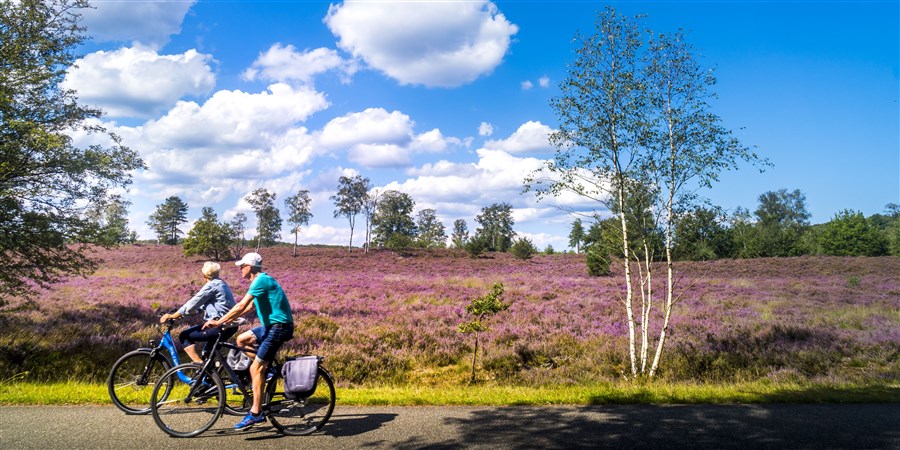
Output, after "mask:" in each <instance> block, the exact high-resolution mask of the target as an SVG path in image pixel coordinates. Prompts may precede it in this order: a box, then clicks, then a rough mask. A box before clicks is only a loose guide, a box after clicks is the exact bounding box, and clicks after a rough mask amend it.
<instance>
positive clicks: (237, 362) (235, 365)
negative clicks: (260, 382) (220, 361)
mask: <svg viewBox="0 0 900 450" xmlns="http://www.w3.org/2000/svg"><path fill="white" fill-rule="evenodd" d="M227 361H228V365H229V366H231V368H232V369H234V370H247V369H248V368H249V367H250V357H249V356H247V355H245V354H244V352H242V351H240V350H238V349H236V348H233V349H231V350H230V351H229V352H228V358H227Z"/></svg>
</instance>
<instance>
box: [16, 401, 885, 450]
mask: <svg viewBox="0 0 900 450" xmlns="http://www.w3.org/2000/svg"><path fill="white" fill-rule="evenodd" d="M239 419H240V418H239V417H234V416H223V417H222V418H221V419H219V421H218V422H217V423H216V425H215V426H214V427H213V429H211V430H210V431H207V432H206V433H204V434H202V435H200V436H199V437H196V438H190V439H175V438H170V437H168V436H167V435H165V434H164V433H163V432H162V431H160V430H159V429H158V428H157V427H156V425H155V423H154V422H153V419H152V418H151V417H150V416H126V415H124V414H122V413H121V412H119V410H117V409H115V408H113V407H104V406H65V407H38V406H2V407H0V448H2V449H4V450H6V449H66V450H74V449H94V448H97V449H170V448H171V449H180V448H185V449H192V450H193V449H206V448H209V449H230V448H251V447H257V448H266V449H279V448H290V449H300V448H306V449H359V448H369V449H379V448H397V449H419V448H429V449H457V448H485V449H506V448H511V449H519V448H522V449H553V448H565V449H571V448H625V447H627V448H665V449H675V448H716V449H721V448H772V449H791V448H809V449H832V448H852V449H857V448H878V449H900V404H849V405H831V404H829V405H790V404H775V405H665V406H651V405H610V406H552V407H536V406H516V407H499V408H498V407H348V406H340V405H338V407H337V408H336V409H335V415H334V416H333V417H332V419H331V421H330V422H329V423H328V425H326V427H325V429H324V430H323V431H321V432H319V433H317V434H314V435H312V436H306V437H285V436H281V435H280V434H278V433H277V431H276V430H274V429H273V428H272V427H270V426H268V425H265V426H257V427H255V428H254V429H252V430H248V431H244V432H235V431H233V430H232V429H231V427H232V426H233V425H234V424H235V423H236V422H237V421H238V420H239Z"/></svg>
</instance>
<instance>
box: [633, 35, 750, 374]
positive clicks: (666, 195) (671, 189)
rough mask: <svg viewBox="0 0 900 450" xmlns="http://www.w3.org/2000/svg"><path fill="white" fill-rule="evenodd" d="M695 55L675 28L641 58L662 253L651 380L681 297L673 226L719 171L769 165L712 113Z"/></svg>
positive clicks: (707, 83) (705, 76)
mask: <svg viewBox="0 0 900 450" xmlns="http://www.w3.org/2000/svg"><path fill="white" fill-rule="evenodd" d="M695 55H696V51H695V50H694V48H693V46H692V45H691V44H690V43H688V42H687V39H686V38H685V35H684V33H683V32H682V31H681V30H679V31H677V32H675V33H672V34H669V35H665V34H661V35H658V36H655V37H651V39H650V42H649V52H648V54H647V56H646V58H647V60H646V67H645V70H646V80H647V84H648V87H649V90H650V99H651V105H652V110H653V111H654V120H653V122H652V124H653V127H652V130H651V132H650V144H649V145H650V153H651V164H650V166H649V170H648V173H649V174H651V176H652V180H651V182H652V183H653V184H654V185H655V186H657V187H658V189H659V191H660V195H659V197H658V199H659V202H660V203H659V205H658V208H659V210H660V212H661V214H662V224H663V228H664V233H665V254H666V291H665V300H664V303H663V324H662V327H661V329H660V333H659V339H658V340H657V344H656V351H655V353H654V356H653V362H652V363H651V365H650V368H649V372H648V374H649V376H651V377H652V376H653V375H654V374H655V373H656V371H657V370H658V369H659V364H660V358H661V356H662V352H663V347H664V345H665V342H666V337H667V333H668V330H669V324H670V319H671V315H672V312H673V308H674V306H675V303H676V302H677V301H678V300H679V299H680V298H681V295H678V296H676V293H675V289H676V286H675V262H674V260H673V256H672V248H673V246H674V242H673V235H674V233H675V230H674V225H675V224H676V223H677V222H678V221H679V220H680V219H681V215H682V214H683V213H685V212H686V211H687V210H688V208H689V207H691V206H693V205H694V204H695V203H696V201H697V195H696V193H697V191H698V190H700V189H705V188H711V187H712V184H713V183H714V182H716V181H718V178H719V174H720V173H721V172H722V171H724V170H730V169H737V168H738V166H739V163H741V162H749V163H751V164H753V165H756V166H759V167H762V166H765V165H768V162H767V161H765V160H763V159H761V158H759V157H758V156H757V155H756V153H754V152H752V151H751V150H750V149H749V148H748V147H745V146H744V145H742V144H741V142H740V141H739V140H738V139H737V138H736V137H734V136H733V135H732V133H731V131H730V130H728V129H726V128H725V127H724V126H723V125H722V120H721V118H719V116H717V115H716V114H714V113H712V112H711V107H710V104H709V101H710V100H712V99H714V98H715V97H716V96H715V93H714V92H713V90H712V88H713V86H714V85H715V84H716V79H715V77H714V76H713V72H712V70H711V69H706V68H704V67H702V66H701V65H700V63H699V62H698V61H697V58H696V56H695ZM682 294H683V292H682ZM644 327H645V328H646V325H645V326H644ZM644 351H645V352H646V351H647V347H646V346H645V348H644ZM645 357H646V355H645ZM645 362H646V361H645Z"/></svg>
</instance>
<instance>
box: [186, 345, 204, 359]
mask: <svg viewBox="0 0 900 450" xmlns="http://www.w3.org/2000/svg"><path fill="white" fill-rule="evenodd" d="M184 352H185V353H187V355H188V356H189V357H190V358H191V361H193V362H196V363H198V362H203V359H201V358H200V354H199V353H197V345H196V344H191V345H188V346H187V347H185V348H184Z"/></svg>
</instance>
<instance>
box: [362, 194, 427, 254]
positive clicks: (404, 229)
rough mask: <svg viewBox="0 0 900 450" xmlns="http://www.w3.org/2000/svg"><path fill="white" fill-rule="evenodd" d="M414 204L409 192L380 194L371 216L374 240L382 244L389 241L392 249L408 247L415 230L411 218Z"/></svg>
mask: <svg viewBox="0 0 900 450" xmlns="http://www.w3.org/2000/svg"><path fill="white" fill-rule="evenodd" d="M415 206H416V202H415V201H414V200H413V199H412V197H410V196H409V194H405V193H403V192H400V191H386V192H385V193H384V194H382V195H381V199H380V200H379V202H378V206H377V208H376V209H375V215H374V216H373V218H372V224H373V229H372V233H373V235H374V239H373V240H374V242H375V243H376V244H378V245H383V246H387V245H388V243H389V242H390V245H392V246H393V247H392V249H394V250H396V249H400V248H406V247H410V246H411V244H412V243H413V242H414V239H415V236H416V231H417V230H416V224H415V222H413V218H412V211H413V209H414V208H415ZM395 235H396V236H395ZM401 245H402V247H401Z"/></svg>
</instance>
